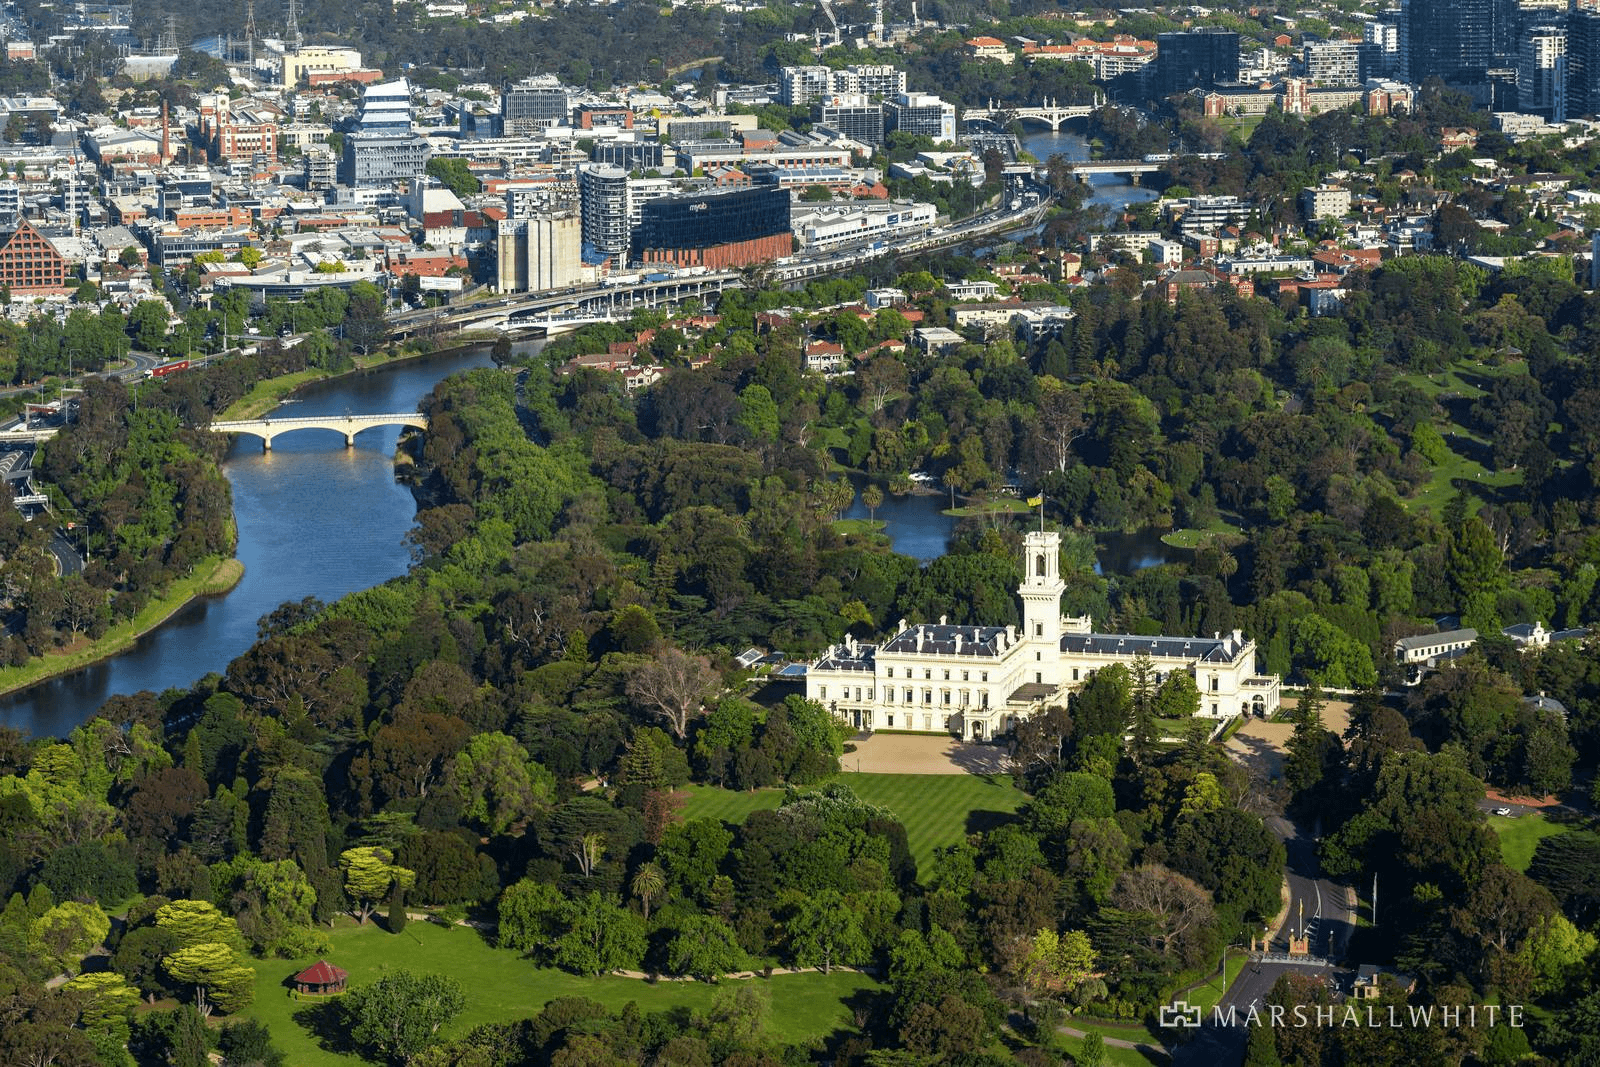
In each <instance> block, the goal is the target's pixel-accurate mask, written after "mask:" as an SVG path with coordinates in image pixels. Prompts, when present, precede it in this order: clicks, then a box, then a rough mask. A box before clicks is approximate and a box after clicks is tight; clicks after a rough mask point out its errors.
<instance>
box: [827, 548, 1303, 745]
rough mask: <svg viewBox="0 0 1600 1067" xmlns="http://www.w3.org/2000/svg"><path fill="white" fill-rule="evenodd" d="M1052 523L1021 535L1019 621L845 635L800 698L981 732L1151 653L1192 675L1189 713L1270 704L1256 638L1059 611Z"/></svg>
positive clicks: (899, 723)
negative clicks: (1115, 629) (1180, 633)
mask: <svg viewBox="0 0 1600 1067" xmlns="http://www.w3.org/2000/svg"><path fill="white" fill-rule="evenodd" d="M1060 548H1061V535H1060V534H1058V533H1053V532H1043V531H1040V532H1034V533H1029V534H1028V535H1027V537H1026V538H1025V539H1024V547H1023V566H1024V570H1025V572H1026V573H1025V576H1024V577H1023V580H1022V585H1021V587H1020V588H1019V589H1018V593H1019V594H1020V595H1021V597H1022V620H1023V621H1022V628H1021V630H1020V631H1019V630H1018V629H1017V627H1015V626H952V625H949V624H947V623H946V622H945V621H944V620H943V619H941V620H940V621H939V623H938V624H937V625H934V624H930V623H921V624H918V625H916V626H907V625H906V623H905V620H903V619H902V620H901V622H900V629H899V632H898V633H896V634H895V635H894V636H893V637H891V638H890V639H889V640H887V641H885V642H884V643H883V644H881V645H869V644H862V643H860V642H858V641H856V640H855V639H854V638H850V637H847V638H845V640H844V642H843V643H842V644H838V645H835V646H833V647H832V648H830V649H828V651H827V652H825V653H824V654H823V655H822V658H821V659H819V660H817V661H816V662H815V663H813V664H811V665H810V666H809V667H808V668H807V669H806V699H808V700H815V701H817V702H819V703H821V704H822V705H823V706H824V707H827V708H829V709H831V710H832V711H833V713H834V714H835V715H838V716H840V717H841V718H843V719H845V720H846V721H847V722H849V723H850V724H851V725H853V726H855V727H857V728H859V729H880V730H914V731H917V732H919V733H920V732H922V731H927V732H929V733H951V734H955V735H957V736H959V737H967V738H987V737H995V736H998V735H1000V734H1003V733H1005V732H1006V731H1007V730H1009V729H1010V728H1011V725H1012V723H1013V722H1014V721H1016V720H1017V719H1019V718H1026V717H1027V716H1029V715H1031V714H1033V713H1034V712H1035V711H1038V710H1040V709H1042V708H1044V707H1046V706H1047V705H1049V704H1053V703H1057V702H1059V701H1060V700H1061V699H1062V698H1063V697H1064V694H1065V691H1070V690H1072V689H1075V688H1077V687H1078V686H1079V685H1081V684H1082V683H1083V682H1084V681H1085V680H1086V679H1087V678H1088V677H1089V676H1090V675H1091V674H1093V673H1094V672H1095V671H1096V670H1098V669H1099V668H1101V667H1104V666H1107V665H1108V664H1112V663H1123V664H1127V665H1129V666H1131V665H1132V663H1133V658H1134V656H1135V655H1137V654H1138V653H1140V652H1143V653H1145V654H1146V655H1147V656H1149V657H1150V663H1151V665H1152V666H1153V667H1154V668H1155V672H1156V680H1157V681H1158V682H1159V681H1160V680H1162V679H1164V678H1166V676H1167V675H1168V674H1170V673H1171V672H1173V671H1188V672H1189V673H1191V674H1192V675H1194V679H1195V684H1196V685H1197V686H1198V688H1199V690H1200V714H1201V715H1203V716H1205V717H1207V718H1212V719H1225V718H1231V717H1233V716H1234V715H1238V714H1243V713H1251V712H1253V713H1255V714H1259V715H1270V714H1271V713H1272V712H1274V711H1276V710H1277V708H1278V694H1279V679H1278V677H1277V676H1276V675H1267V676H1262V675H1258V674H1257V673H1256V645H1255V642H1254V641H1246V640H1245V639H1244V637H1243V635H1241V634H1240V632H1239V631H1238V630H1235V631H1233V633H1232V634H1230V635H1228V636H1226V637H1224V636H1221V635H1217V636H1215V637H1212V638H1210V639H1206V638H1199V637H1141V636H1137V635H1134V634H1100V633H1094V632H1093V629H1092V625H1091V622H1090V619H1089V616H1087V615H1084V616H1081V617H1079V618H1063V617H1062V615H1061V594H1062V593H1063V592H1064V591H1065V590H1066V583H1065V582H1064V581H1062V579H1061V575H1060V572H1059V566H1060Z"/></svg>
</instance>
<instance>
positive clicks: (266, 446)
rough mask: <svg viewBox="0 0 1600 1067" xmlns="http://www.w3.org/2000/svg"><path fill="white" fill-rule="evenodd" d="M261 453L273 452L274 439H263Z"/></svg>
mask: <svg viewBox="0 0 1600 1067" xmlns="http://www.w3.org/2000/svg"><path fill="white" fill-rule="evenodd" d="M261 451H263V452H271V451H272V438H270V437H262V438H261Z"/></svg>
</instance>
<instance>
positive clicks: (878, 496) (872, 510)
mask: <svg viewBox="0 0 1600 1067" xmlns="http://www.w3.org/2000/svg"><path fill="white" fill-rule="evenodd" d="M861 503H863V504H865V505H866V507H867V518H869V519H873V520H876V519H877V517H878V509H879V508H881V507H882V506H883V490H882V489H879V488H878V487H877V486H876V485H869V486H867V487H866V488H865V489H863V490H861Z"/></svg>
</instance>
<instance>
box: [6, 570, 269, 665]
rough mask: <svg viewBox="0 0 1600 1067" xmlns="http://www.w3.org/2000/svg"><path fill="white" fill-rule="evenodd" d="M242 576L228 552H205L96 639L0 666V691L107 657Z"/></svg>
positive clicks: (125, 648) (235, 583)
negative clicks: (223, 554)
mask: <svg viewBox="0 0 1600 1067" xmlns="http://www.w3.org/2000/svg"><path fill="white" fill-rule="evenodd" d="M243 577H244V564H243V563H240V562H239V561H238V560H236V559H234V558H232V557H231V556H230V557H227V558H223V557H220V556H208V557H207V558H206V559H203V560H201V561H200V562H199V563H198V564H196V565H195V568H194V572H193V573H192V574H190V575H189V577H187V578H179V579H178V580H177V581H175V582H173V583H171V584H170V585H168V586H167V588H166V589H165V590H164V591H163V593H162V595H161V596H159V597H157V598H155V599H153V600H151V601H150V603H148V604H146V605H145V606H144V607H143V608H142V609H141V610H140V611H139V613H138V614H136V615H135V616H134V617H133V618H131V619H129V620H128V621H126V622H121V623H118V624H117V625H115V626H113V627H111V628H110V629H109V630H107V631H106V632H105V634H103V635H102V636H101V637H100V639H99V640H98V641H91V642H89V643H88V644H83V645H78V646H76V647H74V648H71V649H69V650H67V651H65V652H58V653H53V654H51V655H47V656H41V657H39V658H37V659H32V660H29V661H28V662H27V663H24V664H23V665H22V666H20V667H4V668H0V695H4V694H6V693H14V692H16V691H17V690H19V689H26V688H27V687H28V686H30V685H34V684H35V683H37V682H42V681H44V680H46V679H47V678H54V677H56V676H58V675H62V674H70V673H72V672H73V671H77V670H81V669H83V668H84V667H87V666H89V665H90V664H92V663H98V662H100V661H101V660H103V659H110V658H111V657H112V656H115V655H117V654H118V653H120V652H123V651H125V650H127V649H129V648H131V647H132V646H133V644H134V643H135V642H136V641H138V640H139V638H141V637H143V636H144V635H145V634H147V633H149V632H150V631H152V630H154V629H156V628H157V627H158V626H160V625H161V624H162V623H164V622H166V621H167V620H168V619H170V618H172V616H173V615H175V614H177V613H178V611H179V610H180V609H181V608H183V607H184V606H185V605H187V604H188V603H189V602H190V601H191V600H194V599H195V598H197V597H203V596H219V595H221V594H222V593H226V592H228V591H229V590H231V589H232V588H233V587H234V586H236V585H238V584H239V580H240V579H241V578H243Z"/></svg>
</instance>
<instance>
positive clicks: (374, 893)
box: [339, 845, 417, 923]
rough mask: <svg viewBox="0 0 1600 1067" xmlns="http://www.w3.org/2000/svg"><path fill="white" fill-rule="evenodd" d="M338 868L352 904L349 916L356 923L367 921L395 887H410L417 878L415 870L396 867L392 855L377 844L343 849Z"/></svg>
mask: <svg viewBox="0 0 1600 1067" xmlns="http://www.w3.org/2000/svg"><path fill="white" fill-rule="evenodd" d="M339 867H340V869H341V870H342V871H344V891H345V892H346V893H348V894H349V895H350V899H351V900H352V901H353V902H354V903H355V908H354V909H353V911H352V914H353V915H354V916H355V918H356V922H358V923H365V922H366V921H367V918H368V917H369V916H370V915H371V914H372V912H373V910H374V909H376V908H377V906H378V904H379V903H380V902H381V901H383V900H384V899H386V898H387V897H388V896H389V892H390V890H391V889H392V888H393V887H394V886H395V885H396V884H399V885H400V886H401V887H403V888H409V887H410V886H412V885H413V884H414V883H415V882H416V879H417V876H416V873H415V872H414V871H411V870H408V869H406V868H405V867H400V866H397V865H396V864H395V862H394V853H393V852H391V851H389V850H388V849H386V848H380V847H378V846H376V845H361V846H359V847H357V848H351V849H346V850H345V851H344V852H342V853H340V855H339Z"/></svg>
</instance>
